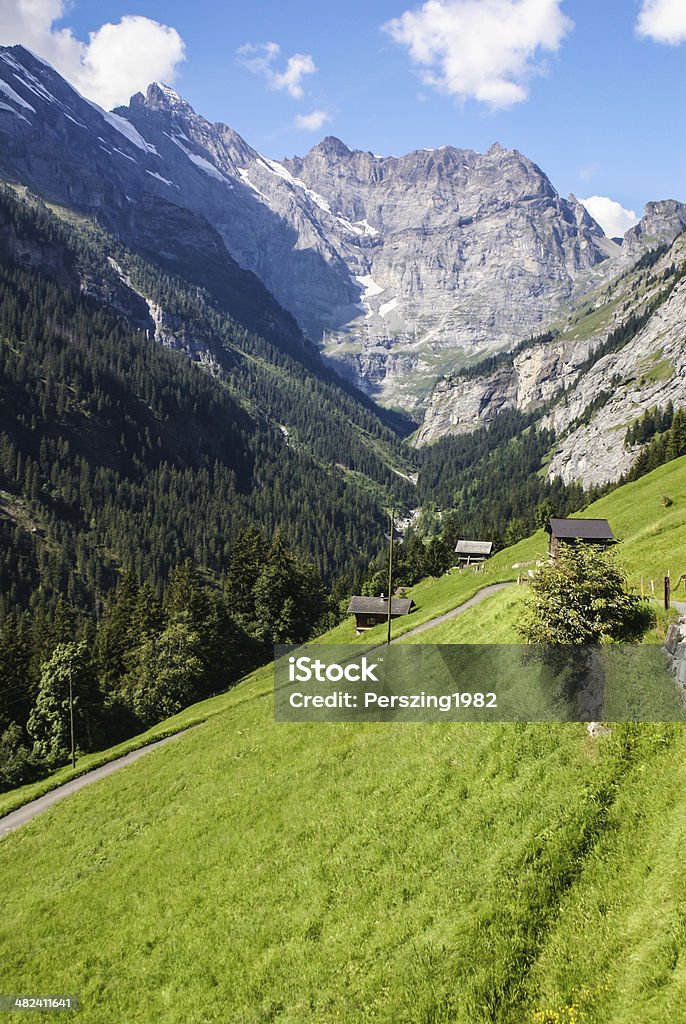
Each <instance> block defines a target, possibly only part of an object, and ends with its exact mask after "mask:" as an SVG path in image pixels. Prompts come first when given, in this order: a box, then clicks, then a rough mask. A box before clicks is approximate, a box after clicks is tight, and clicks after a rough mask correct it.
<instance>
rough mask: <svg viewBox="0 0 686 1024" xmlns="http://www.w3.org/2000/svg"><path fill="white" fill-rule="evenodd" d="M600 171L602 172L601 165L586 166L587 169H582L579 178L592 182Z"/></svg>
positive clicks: (591, 164)
mask: <svg viewBox="0 0 686 1024" xmlns="http://www.w3.org/2000/svg"><path fill="white" fill-rule="evenodd" d="M599 170H600V164H596V163H590V164H586V165H585V167H582V168H581V169H580V171H579V177H580V178H581V179H582V180H583V181H590V180H591V178H594V177H595V176H596V174H597V173H598V171H599Z"/></svg>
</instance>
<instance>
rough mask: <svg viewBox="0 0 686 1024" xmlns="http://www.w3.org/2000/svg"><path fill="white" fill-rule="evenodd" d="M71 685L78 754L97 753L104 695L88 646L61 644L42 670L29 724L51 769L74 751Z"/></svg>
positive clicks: (36, 747)
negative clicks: (71, 726) (95, 750)
mask: <svg viewBox="0 0 686 1024" xmlns="http://www.w3.org/2000/svg"><path fill="white" fill-rule="evenodd" d="M70 685H71V689H72V693H73V711H74V735H75V746H76V749H77V750H80V751H89V750H94V749H96V747H97V744H98V742H99V740H100V736H101V730H100V720H101V708H102V695H101V692H100V689H99V686H98V681H97V676H96V672H95V666H94V664H93V660H92V658H91V656H90V653H89V651H88V649H87V647H86V644H85V643H83V642H81V643H69V644H59V645H58V646H57V647H56V648H55V650H54V652H53V654H52V657H51V658H50V660H49V661H47V662H46V663H45V664H44V665H43V668H42V671H41V677H40V682H39V686H38V695H37V697H36V703H35V705H34V707H33V709H32V711H31V714H30V716H29V720H28V725H27V728H28V731H29V734H30V735H31V736H32V737H33V738H34V740H35V750H36V752H37V754H38V755H39V756H40V757H41V758H43V759H44V760H45V761H46V763H47V764H48V765H50V766H56V765H59V764H61V763H63V762H64V761H65V760H66V759H67V757H68V756H69V751H70V749H71V732H70V707H69V690H70Z"/></svg>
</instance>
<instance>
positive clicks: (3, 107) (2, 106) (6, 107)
mask: <svg viewBox="0 0 686 1024" xmlns="http://www.w3.org/2000/svg"><path fill="white" fill-rule="evenodd" d="M0 110H8V111H9V112H10V114H14V116H15V117H18V118H19V119H20V120H21V121H26V123H27V124H31V122H30V121H29V119H28V117H24V115H23V114H20V113H19V111H18V110H15V109H14V107H11V106H10V105H9V103H0Z"/></svg>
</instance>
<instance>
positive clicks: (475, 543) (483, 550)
mask: <svg viewBox="0 0 686 1024" xmlns="http://www.w3.org/2000/svg"><path fill="white" fill-rule="evenodd" d="M492 548H493V541H492V540H458V542H457V547H456V548H455V554H456V555H457V564H458V565H459V567H460V569H462V568H464V566H466V565H478V564H479V562H485V561H486V559H487V558H488V557H489V556H490V554H491V550H492Z"/></svg>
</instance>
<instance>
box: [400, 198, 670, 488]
mask: <svg viewBox="0 0 686 1024" xmlns="http://www.w3.org/2000/svg"><path fill="white" fill-rule="evenodd" d="M656 205H657V204H656ZM649 216H652V213H651V214H649ZM670 216H671V215H670ZM670 230H671V229H670ZM637 234H638V235H639V237H640V234H641V233H640V232H639V233H637ZM653 237H654V236H653ZM602 297H603V299H604V301H605V305H603V304H602V303H601V302H598V308H597V309H596V308H595V307H593V306H590V307H587V308H585V310H582V312H585V317H584V316H582V315H581V314H580V313H577V315H576V316H572V317H571V318H570V319H569V321H568V322H567V324H566V326H565V327H564V329H563V331H562V333H561V334H560V335H559V336H558V337H556V338H555V339H554V340H552V341H545V342H541V343H536V344H532V345H531V346H530V347H528V348H525V349H524V350H523V351H520V352H518V353H517V354H515V355H514V356H513V357H510V358H509V360H507V361H506V362H505V365H502V366H500V367H499V368H498V369H497V370H495V371H493V372H486V373H484V374H483V375H481V376H475V377H471V378H469V377H464V376H463V377H460V376H454V377H452V378H448V379H445V380H442V381H439V383H438V384H437V385H436V387H435V388H434V391H433V394H432V396H431V399H430V401H429V404H428V408H427V412H426V416H425V419H424V423H423V424H422V426H421V428H420V430H419V431H418V433H417V438H416V443H417V444H428V443H431V442H433V441H436V440H438V439H439V438H440V437H442V436H444V435H446V434H459V433H468V432H470V431H473V430H474V429H476V428H477V427H479V426H482V425H486V424H488V423H490V422H491V421H492V420H493V418H494V417H495V416H497V414H498V413H499V412H500V411H501V410H502V409H518V410H520V411H522V412H532V411H533V412H536V411H540V414H541V416H540V419H539V421H538V422H539V425H540V426H542V427H545V428H547V429H549V430H552V431H554V432H555V435H556V437H557V443H556V445H555V450H554V451H553V452H552V453H551V458H550V461H549V463H548V467H547V472H548V477H549V479H553V478H555V477H559V478H561V479H562V480H564V482H565V483H572V482H575V481H579V482H582V483H583V484H584V485H585V486H590V485H594V484H603V483H606V482H608V481H616V480H617V479H619V477H620V476H621V475H622V474H623V473H625V472H627V470H629V469H630V468H631V466H632V465H633V463H634V462H635V460H636V458H637V457H638V454H639V451H640V448H638V447H634V448H627V447H626V445H625V437H626V432H627V428H628V427H629V426H630V425H631V424H632V423H633V422H634V421H635V420H637V419H639V418H640V417H641V416H642V415H643V413H644V412H646V411H647V410H648V409H651V408H653V407H655V406H657V407H658V408H664V407H665V406H666V405H667V404H668V403H669V402H671V403H672V404H673V405H674V407H684V406H686V342H685V338H684V323H685V322H686V232H684V233H683V234H682V235H680V236H679V237H677V239H676V241H674V242H673V244H672V245H671V246H670V247H669V248H668V249H667V251H666V252H665V253H664V254H663V255H662V256H661V257H660V258H659V259H658V260H657V262H655V263H654V264H653V265H652V266H651V267H650V268H648V269H642V268H641V267H640V265H639V268H638V269H635V270H634V271H633V272H631V273H629V274H624V275H622V276H620V277H619V278H618V279H617V281H616V282H615V283H614V284H613V285H612V286H610V287H608V288H607V290H606V291H605V293H603V296H602ZM632 325H633V326H632ZM622 331H626V335H624V336H622V333H621V332H622ZM617 332H619V335H620V337H619V341H618V342H617V344H613V345H609V346H608V343H609V341H610V340H611V339H612V338H613V337H614V338H615V339H616V338H617Z"/></svg>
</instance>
